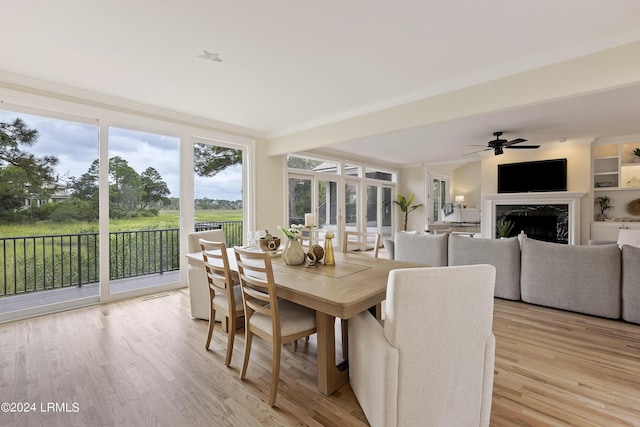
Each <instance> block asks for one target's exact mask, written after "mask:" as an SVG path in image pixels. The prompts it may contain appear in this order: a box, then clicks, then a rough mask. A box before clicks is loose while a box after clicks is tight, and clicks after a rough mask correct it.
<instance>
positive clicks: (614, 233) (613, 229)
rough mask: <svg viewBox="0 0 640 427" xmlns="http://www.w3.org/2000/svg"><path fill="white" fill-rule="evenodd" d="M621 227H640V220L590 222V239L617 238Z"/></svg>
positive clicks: (615, 239)
mask: <svg viewBox="0 0 640 427" xmlns="http://www.w3.org/2000/svg"><path fill="white" fill-rule="evenodd" d="M621 228H634V229H640V222H613V221H612V222H593V223H592V224H591V240H612V241H614V242H615V241H617V240H618V230H620V229H621Z"/></svg>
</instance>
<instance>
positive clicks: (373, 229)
mask: <svg viewBox="0 0 640 427" xmlns="http://www.w3.org/2000/svg"><path fill="white" fill-rule="evenodd" d="M379 211H380V206H378V186H377V185H368V186H367V216H366V221H367V224H366V227H367V228H366V230H365V231H366V232H367V233H377V232H378V226H379V224H378V212H379Z"/></svg>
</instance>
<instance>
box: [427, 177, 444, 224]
mask: <svg viewBox="0 0 640 427" xmlns="http://www.w3.org/2000/svg"><path fill="white" fill-rule="evenodd" d="M447 192H448V179H447V178H444V177H433V178H432V180H431V203H432V205H431V207H432V209H433V210H432V222H437V221H442V217H441V216H442V215H441V212H442V209H443V208H444V205H445V203H447Z"/></svg>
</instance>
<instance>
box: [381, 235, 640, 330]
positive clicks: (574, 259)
mask: <svg viewBox="0 0 640 427" xmlns="http://www.w3.org/2000/svg"><path fill="white" fill-rule="evenodd" d="M405 234H407V233H403V232H397V233H396V234H395V236H394V239H393V242H390V241H388V242H385V247H387V253H388V255H389V257H390V258H392V259H399V260H409V261H413V262H418V263H421V264H425V265H430V266H441V265H448V266H453V265H469V264H490V265H493V266H495V268H496V286H495V294H494V296H495V297H498V298H503V299H509V300H521V301H523V302H527V303H530V304H536V305H541V306H546V307H551V308H557V309H562V310H568V311H573V312H577V313H583V314H589V315H593V316H599V317H605V318H610V319H623V320H625V321H627V322H631V323H636V324H640V248H636V247H632V246H628V245H622V248H620V247H619V246H618V245H617V244H615V243H614V244H604V245H565V244H559V243H550V242H543V241H538V240H534V239H528V238H526V237H524V238H518V237H512V238H508V239H478V238H470V237H465V236H457V235H454V234H450V235H446V236H447V237H446V240H442V239H443V238H442V236H443V235H430V234H424V235H415V234H414V235H405ZM444 260H446V264H443V262H444Z"/></svg>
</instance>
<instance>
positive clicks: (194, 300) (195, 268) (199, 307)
mask: <svg viewBox="0 0 640 427" xmlns="http://www.w3.org/2000/svg"><path fill="white" fill-rule="evenodd" d="M199 239H205V240H211V241H214V242H224V243H226V241H225V237H224V231H223V230H206V231H196V232H193V233H189V234H187V251H188V252H189V253H193V252H200V243H199ZM187 285H189V300H190V303H191V317H193V318H195V319H204V320H209V282H208V281H207V272H206V271H205V269H204V263H200V264H197V265H196V264H189V268H188V269H187ZM222 319H224V316H222V315H220V314H218V313H217V312H216V318H215V320H216V321H218V322H220V321H222Z"/></svg>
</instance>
